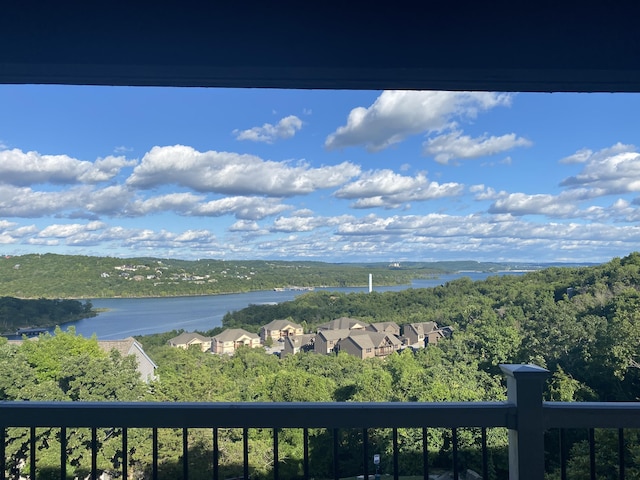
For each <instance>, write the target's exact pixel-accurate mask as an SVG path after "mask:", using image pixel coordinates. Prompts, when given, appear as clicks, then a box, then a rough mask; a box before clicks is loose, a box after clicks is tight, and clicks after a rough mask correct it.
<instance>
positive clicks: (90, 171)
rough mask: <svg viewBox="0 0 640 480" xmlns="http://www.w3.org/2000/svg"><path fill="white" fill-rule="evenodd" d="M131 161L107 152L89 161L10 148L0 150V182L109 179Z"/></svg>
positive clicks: (34, 182) (29, 183)
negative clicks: (106, 155)
mask: <svg viewBox="0 0 640 480" xmlns="http://www.w3.org/2000/svg"><path fill="white" fill-rule="evenodd" d="M135 164H136V161H135V160H127V159H126V158H125V157H111V156H110V157H106V158H99V159H97V160H96V161H95V162H93V163H92V162H88V161H85V160H77V159H75V158H71V157H69V156H67V155H41V154H40V153H38V152H23V151H22V150H19V149H17V148H14V149H12V150H0V183H4V184H9V185H15V186H28V185H33V184H44V183H50V184H58V185H70V184H77V183H98V182H105V181H108V180H111V179H112V178H113V177H115V176H116V175H117V174H118V173H119V172H120V170H121V169H122V168H123V167H126V166H133V165H135Z"/></svg>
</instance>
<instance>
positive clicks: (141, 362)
mask: <svg viewBox="0 0 640 480" xmlns="http://www.w3.org/2000/svg"><path fill="white" fill-rule="evenodd" d="M98 346H99V347H100V348H101V349H102V350H104V351H105V352H107V353H108V352H111V351H112V350H117V351H118V352H119V353H120V355H122V356H123V357H126V356H128V355H133V356H134V357H136V363H137V370H138V372H139V373H140V377H141V378H142V380H144V381H145V382H150V381H151V380H155V379H156V378H157V377H156V369H157V368H158V366H157V365H156V364H155V363H154V361H153V360H151V359H150V358H149V356H148V355H147V354H146V353H145V352H144V349H143V348H142V345H140V343H138V341H137V340H136V339H135V338H133V337H127V338H125V339H124V340H98Z"/></svg>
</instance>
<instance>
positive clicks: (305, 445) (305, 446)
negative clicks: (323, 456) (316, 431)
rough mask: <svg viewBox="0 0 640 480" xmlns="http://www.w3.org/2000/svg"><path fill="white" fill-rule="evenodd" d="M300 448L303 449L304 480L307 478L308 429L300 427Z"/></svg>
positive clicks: (307, 479)
mask: <svg viewBox="0 0 640 480" xmlns="http://www.w3.org/2000/svg"><path fill="white" fill-rule="evenodd" d="M302 437H303V439H302V450H303V457H304V459H303V461H302V462H303V466H302V468H303V470H304V480H309V429H308V428H303V429H302Z"/></svg>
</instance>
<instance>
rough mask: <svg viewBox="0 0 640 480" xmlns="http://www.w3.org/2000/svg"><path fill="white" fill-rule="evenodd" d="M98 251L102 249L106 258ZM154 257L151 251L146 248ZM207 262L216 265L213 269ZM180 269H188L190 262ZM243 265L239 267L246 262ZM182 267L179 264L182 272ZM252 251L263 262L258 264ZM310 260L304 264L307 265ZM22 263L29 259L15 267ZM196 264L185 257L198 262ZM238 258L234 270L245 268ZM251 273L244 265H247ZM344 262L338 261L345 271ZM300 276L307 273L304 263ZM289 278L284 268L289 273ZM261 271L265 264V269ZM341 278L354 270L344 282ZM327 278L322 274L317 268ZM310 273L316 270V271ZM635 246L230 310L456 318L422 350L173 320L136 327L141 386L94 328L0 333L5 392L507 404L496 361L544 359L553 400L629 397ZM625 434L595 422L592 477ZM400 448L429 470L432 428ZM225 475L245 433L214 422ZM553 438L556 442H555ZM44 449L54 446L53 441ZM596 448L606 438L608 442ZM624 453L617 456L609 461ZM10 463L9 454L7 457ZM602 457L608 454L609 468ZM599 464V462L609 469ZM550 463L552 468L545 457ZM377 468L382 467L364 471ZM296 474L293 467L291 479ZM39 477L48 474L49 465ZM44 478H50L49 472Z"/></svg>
mask: <svg viewBox="0 0 640 480" xmlns="http://www.w3.org/2000/svg"><path fill="white" fill-rule="evenodd" d="M96 261H97V260H96ZM146 261H148V262H151V260H149V259H147V260H146ZM211 264H212V262H209V263H208V268H212V267H211ZM180 265H182V264H180ZM238 265H240V264H239V263H238ZM284 265H285V264H282V265H279V266H277V268H276V267H271V266H270V264H268V263H267V262H263V264H262V266H263V267H265V268H266V267H267V266H269V268H273V269H274V272H275V271H277V270H278V269H280V268H282V269H285V270H290V271H291V272H296V271H300V270H302V273H304V274H305V275H307V274H311V273H312V272H313V271H314V270H313V268H312V266H309V265H306V264H304V265H303V264H301V265H297V264H294V263H291V264H287V266H286V267H285V266H284ZM187 266H188V265H187V264H184V265H182V268H184V269H185V270H186V269H187ZM259 266H260V262H256V263H255V265H254V267H255V268H254V269H253V271H258V269H259ZM307 267H308V268H307ZM21 268H22V267H21ZM189 268H191V266H189ZM238 268H239V267H238ZM248 268H249V267H248ZM336 272H337V270H336ZM295 275H297V274H295ZM295 275H294V274H292V275H291V277H289V278H302V276H304V275H302V274H301V277H295ZM255 276H256V278H257V277H258V274H257V273H256V275H255ZM344 278H346V277H344ZM316 280H317V278H316ZM314 281H315V280H314ZM639 312H640V254H637V253H634V254H631V255H629V256H628V257H625V258H622V259H613V260H612V261H611V262H609V263H607V264H604V265H599V266H593V267H588V268H575V267H570V268H559V267H554V268H550V269H545V270H541V271H537V272H532V273H528V274H526V275H522V276H495V277H489V278H487V280H485V281H481V282H472V281H471V280H469V279H468V278H466V279H465V278H463V279H460V280H456V281H453V282H449V283H448V284H446V285H443V286H441V287H437V288H432V289H407V290H403V291H400V292H386V293H376V292H374V293H372V294H338V293H327V292H313V293H308V294H305V295H301V296H299V297H298V298H297V299H296V300H294V301H292V302H285V303H282V304H278V305H264V306H250V307H248V308H247V309H243V310H241V311H238V312H232V313H229V314H228V315H227V316H225V318H224V324H225V326H227V327H231V326H233V327H237V326H243V327H245V328H248V329H249V328H250V329H253V330H254V331H255V330H257V329H258V328H259V326H261V325H264V324H265V323H268V322H269V321H271V320H274V319H280V318H288V317H290V318H291V319H292V320H293V321H296V322H298V323H304V325H306V329H307V330H308V331H313V330H314V327H315V326H317V325H318V324H320V323H324V322H327V321H329V320H333V319H335V318H338V317H341V316H349V317H355V318H358V319H361V320H363V321H365V322H382V321H395V322H396V323H398V324H399V325H404V324H407V323H410V322H426V321H435V322H437V323H438V324H440V325H441V326H442V325H450V326H452V328H453V332H454V334H453V337H452V338H450V339H443V340H441V341H440V342H438V344H437V345H436V346H433V345H430V346H428V347H427V348H424V349H420V350H418V351H416V352H412V351H411V350H404V351H402V352H401V353H394V354H392V355H390V356H389V357H387V358H386V359H378V358H373V359H367V360H359V359H357V358H355V357H353V356H349V355H347V354H345V353H343V352H342V353H340V354H338V355H329V356H322V355H315V354H312V353H300V354H297V355H293V356H287V357H286V358H283V359H282V360H280V359H278V358H277V357H275V356H273V355H268V354H267V353H266V352H265V350H264V349H262V348H258V349H249V348H241V349H240V350H238V352H237V353H236V354H235V355H234V356H231V357H229V356H216V355H211V354H208V353H203V352H201V351H199V350H198V349H191V350H181V349H175V348H170V347H169V346H167V340H168V339H169V338H171V337H173V336H175V335H177V334H179V333H180V332H179V331H174V332H168V333H166V334H161V335H153V336H148V337H142V338H141V339H140V340H141V342H142V343H143V345H144V346H145V348H146V349H147V353H148V354H149V355H150V356H151V357H152V358H153V359H154V361H155V362H156V363H157V364H158V365H159V371H158V374H159V378H160V380H159V381H156V382H154V383H152V384H150V385H148V386H146V389H145V388H144V387H145V386H144V385H142V384H141V383H140V382H139V380H138V379H137V376H135V375H134V372H133V364H132V361H131V359H128V358H121V357H120V356H119V355H117V354H115V353H112V354H106V353H104V352H101V351H100V350H99V348H97V342H96V341H95V339H82V338H80V337H76V336H75V335H74V334H73V332H69V333H62V332H60V331H59V330H58V331H56V333H55V334H54V335H50V336H43V337H41V338H40V340H38V341H29V342H26V341H25V342H24V343H23V344H22V345H20V346H17V345H13V344H10V343H8V342H6V341H2V340H0V368H1V369H2V371H3V372H5V374H4V375H3V376H2V377H0V399H4V400H9V399H39V400H44V399H47V400H61V401H62V400H98V399H100V400H103V399H111V400H125V399H127V400H137V399H143V398H144V399H146V400H150V401H207V402H218V401H225V402H237V401H279V402H294V401H305V402H316V401H380V402H387V401H394V402H406V401H413V402H415V401H428V402H431V401H434V402H440V401H489V400H504V398H505V388H504V383H503V377H502V375H501V374H500V372H499V368H498V365H499V364H500V363H524V362H534V363H537V364H539V365H542V366H544V367H546V368H548V369H549V370H550V371H551V372H552V377H551V379H550V381H549V382H548V387H547V390H546V392H545V396H546V398H547V399H550V400H555V401H585V400H624V401H637V400H638V398H640V368H639V367H640V350H639V348H638V345H640V313H639ZM616 434H617V432H607V431H599V432H596V435H597V437H598V439H597V443H598V445H599V447H598V452H599V453H598V455H602V457H603V458H602V460H601V459H600V458H599V459H598V468H599V469H600V470H602V471H600V470H599V472H598V475H599V478H600V475H601V474H602V477H603V478H608V477H607V475H608V473H607V472H609V471H614V467H615V466H614V465H613V464H612V462H614V461H615V458H616V457H615V455H616V453H615V452H616V448H617V443H616V438H615V435H616ZM625 434H626V458H627V459H628V472H632V475H635V476H637V475H638V473H637V472H639V471H640V470H639V468H640V467H638V465H640V463H639V462H640V460H639V459H640V453H638V452H640V446H639V445H640V438H638V437H637V435H636V434H634V433H633V432H629V433H628V434H627V432H625ZM8 435H9V437H10V440H11V441H10V442H9V443H8V447H7V448H8V449H7V455H8V458H9V465H8V467H11V466H12V465H14V466H15V465H17V463H18V461H19V460H20V459H24V458H27V457H28V448H27V447H26V443H25V442H27V436H26V433H25V432H24V431H19V429H16V430H15V431H14V430H13V429H10V430H9V431H8ZM87 435H88V434H87V432H85V431H83V430H82V429H78V430H74V431H73V432H69V446H70V447H69V448H70V452H71V455H70V459H71V460H70V462H71V466H70V468H71V469H72V470H73V472H74V475H76V476H82V475H83V473H84V472H86V468H87V461H88V460H87V458H85V457H86V454H83V453H81V452H83V451H84V450H83V449H82V445H83V444H86V442H87V438H88V437H87ZM119 435H120V433H119V432H118V430H117V429H116V430H114V431H104V432H101V442H102V447H103V450H104V452H105V456H104V458H103V459H101V463H100V468H101V469H104V470H105V471H112V470H114V469H116V468H117V466H118V461H119V458H120V456H119V455H121V452H120V451H119V450H118V448H119V447H118V445H119V440H120V438H119ZM180 435H181V432H178V431H173V430H170V429H168V430H166V431H162V432H160V464H161V471H162V474H163V476H164V477H166V478H174V477H177V476H179V475H180V470H181V467H180V455H181V437H180ZM398 435H399V439H400V445H401V446H400V452H399V455H400V458H401V464H402V465H403V469H404V470H406V472H403V473H406V474H417V473H418V472H419V468H420V465H421V455H422V453H421V452H422V450H421V449H422V431H421V430H419V429H399V430H398ZM479 435H480V434H479V432H477V431H475V430H474V429H464V430H460V431H459V432H458V437H459V442H460V443H459V448H460V459H461V460H460V461H461V462H462V463H463V464H464V465H468V466H469V467H470V468H474V467H476V469H477V465H479V462H480V457H479V452H478V449H477V448H475V446H476V445H477V444H478V442H479ZM581 435H582V434H575V435H574V434H571V435H569V436H568V437H569V438H568V443H569V445H570V448H569V451H570V461H569V465H568V468H569V472H570V474H571V475H572V476H573V477H572V478H583V476H584V475H585V472H586V470H585V465H587V464H586V463H585V461H588V447H587V446H586V443H585V442H584V440H585V439H584V436H583V435H582V436H581ZM55 436H56V432H55V431H51V430H48V429H38V440H37V441H38V442H39V443H38V445H40V446H41V447H42V451H43V452H46V453H44V454H43V457H39V459H40V458H42V459H43V460H42V462H41V463H42V465H46V463H47V462H48V461H49V460H48V459H49V458H50V459H51V464H55V461H56V459H57V458H59V452H57V453H56V450H55V445H56V444H57V443H56V442H57V440H56V437H55ZM279 438H280V443H279V449H280V450H279V454H280V458H281V464H280V468H281V475H282V476H283V478H284V477H286V478H296V477H299V476H300V474H301V470H302V463H301V459H302V452H301V443H302V441H301V432H300V431H298V430H295V429H291V430H288V429H287V430H283V431H281V432H280V437H279ZM332 438H333V437H332V432H327V431H325V430H321V429H320V430H312V431H311V432H310V447H311V468H312V470H313V472H314V474H315V475H316V476H317V477H318V478H320V477H327V478H328V477H330V476H331V460H330V459H329V460H327V456H326V452H327V451H331V450H332V447H331V442H332ZM218 440H219V444H220V449H221V450H220V451H221V469H222V471H221V474H223V475H224V476H229V477H231V476H237V475H241V474H242V451H241V445H242V441H241V434H240V432H239V431H237V430H234V429H228V430H226V429H225V430H221V431H220V432H219V439H218ZM369 441H370V449H371V451H376V452H380V453H381V454H382V455H383V463H384V462H386V463H384V465H383V466H384V469H385V470H386V471H389V470H390V463H389V462H390V461H391V460H390V459H391V458H392V455H391V452H392V438H391V432H390V431H387V430H378V429H371V430H370V431H369ZM427 441H428V445H429V452H430V464H431V465H432V466H433V467H434V468H437V467H438V466H443V467H447V466H448V465H450V463H451V455H452V438H451V431H447V430H440V429H429V431H428V438H427ZM506 441H507V439H506V432H505V431H503V430H501V429H496V430H492V431H490V432H489V438H488V443H489V452H490V476H491V477H492V478H501V477H504V472H505V471H506V469H507V462H506V454H505V445H506ZM249 442H250V452H251V475H252V478H270V475H272V469H273V465H272V464H271V463H270V462H271V461H272V458H273V438H272V432H271V431H267V430H259V429H256V430H251V432H250V438H249ZM549 442H550V443H549V444H550V445H553V439H550V440H549ZM45 444H48V445H49V447H46V446H45ZM129 444H130V445H132V446H133V447H132V448H133V450H132V452H130V453H131V454H130V455H129V459H130V466H131V469H132V470H134V471H135V472H136V474H137V475H139V476H141V477H144V476H145V475H146V476H148V473H149V471H148V470H149V462H150V460H149V458H148V456H147V455H148V454H146V453H144V452H148V451H149V432H148V431H145V430H141V431H138V432H134V433H132V437H131V438H130V441H129ZM189 445H190V446H191V450H192V452H193V457H192V459H193V462H194V465H200V467H198V468H197V469H195V468H194V471H198V472H200V473H198V475H200V474H201V475H202V477H203V478H206V477H210V476H211V471H210V466H207V465H209V463H208V462H209V459H208V457H207V455H208V452H210V451H211V448H212V438H211V435H210V432H209V433H205V432H200V431H198V430H193V431H190V432H189ZM600 445H602V446H601V447H600ZM339 447H340V448H339V455H340V458H339V459H338V460H339V464H340V471H341V472H343V473H344V475H351V474H353V475H356V474H358V473H360V472H361V471H362V463H361V462H362V458H361V457H362V454H361V452H362V433H361V432H357V431H350V430H347V429H344V431H343V430H342V429H341V430H340V433H339ZM612 459H614V460H612ZM11 462H13V463H11ZM607 462H608V463H607ZM600 465H602V467H601V466H600ZM548 467H549V468H548V470H549V474H550V475H551V476H553V475H555V473H556V469H557V463H556V462H555V459H553V458H552V459H551V461H550V462H549V466H548ZM370 471H372V470H371V469H370ZM284 472H286V475H285V474H284ZM40 473H44V472H40ZM41 477H42V478H45V477H44V475H41Z"/></svg>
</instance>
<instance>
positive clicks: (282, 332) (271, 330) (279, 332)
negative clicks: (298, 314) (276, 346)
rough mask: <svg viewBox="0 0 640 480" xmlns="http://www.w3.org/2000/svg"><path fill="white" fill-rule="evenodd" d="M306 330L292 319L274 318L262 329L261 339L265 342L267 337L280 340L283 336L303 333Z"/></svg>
mask: <svg viewBox="0 0 640 480" xmlns="http://www.w3.org/2000/svg"><path fill="white" fill-rule="evenodd" d="M303 333H304V330H303V328H302V325H299V324H297V323H295V322H292V321H291V320H273V321H271V322H269V323H267V324H266V325H265V326H263V327H262V328H261V329H260V339H261V340H262V341H263V342H265V341H266V340H267V338H272V339H273V340H274V341H275V340H280V339H281V338H286V337H292V336H296V335H302V334H303Z"/></svg>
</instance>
